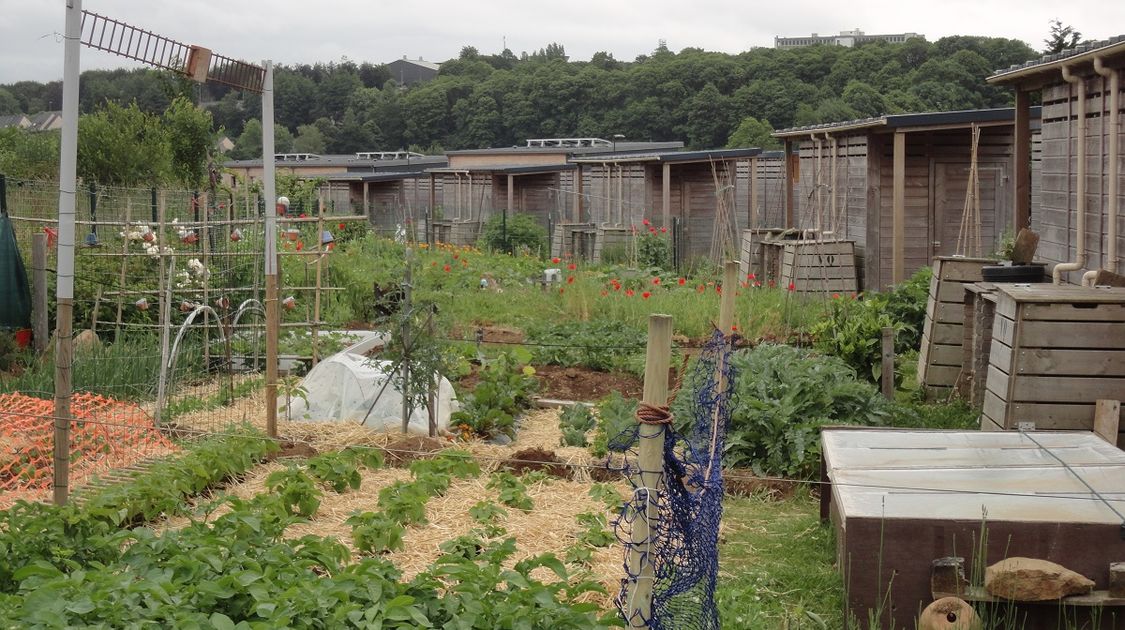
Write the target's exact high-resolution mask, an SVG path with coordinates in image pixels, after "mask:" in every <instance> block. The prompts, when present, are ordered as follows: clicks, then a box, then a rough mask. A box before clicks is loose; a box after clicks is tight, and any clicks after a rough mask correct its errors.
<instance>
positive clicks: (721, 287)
mask: <svg viewBox="0 0 1125 630" xmlns="http://www.w3.org/2000/svg"><path fill="white" fill-rule="evenodd" d="M722 292H723V285H721V284H720V285H718V286H716V287H715V293H722Z"/></svg>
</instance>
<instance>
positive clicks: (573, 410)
mask: <svg viewBox="0 0 1125 630" xmlns="http://www.w3.org/2000/svg"><path fill="white" fill-rule="evenodd" d="M597 422H598V421H597V418H595V417H594V414H593V413H592V412H591V411H590V408H589V407H587V406H586V405H582V404H575V405H570V406H569V407H566V408H565V409H563V411H562V413H561V414H559V430H561V431H562V444H564V445H566V446H586V444H587V441H586V432H587V431H590V430H591V429H593V428H594V427H595V426H596V425H597Z"/></svg>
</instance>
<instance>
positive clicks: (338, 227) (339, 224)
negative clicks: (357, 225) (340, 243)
mask: <svg viewBox="0 0 1125 630" xmlns="http://www.w3.org/2000/svg"><path fill="white" fill-rule="evenodd" d="M336 227H337V229H341V230H342V229H344V228H346V227H347V226H346V225H344V224H343V223H338V224H337V225H336Z"/></svg>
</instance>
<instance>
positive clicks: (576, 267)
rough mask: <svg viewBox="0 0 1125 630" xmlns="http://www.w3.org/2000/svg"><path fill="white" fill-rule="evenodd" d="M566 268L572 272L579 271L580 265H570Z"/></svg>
mask: <svg viewBox="0 0 1125 630" xmlns="http://www.w3.org/2000/svg"><path fill="white" fill-rule="evenodd" d="M566 268H567V269H569V270H571V271H574V270H575V269H578V265H576V264H574V263H570V264H569V265H567V266H566Z"/></svg>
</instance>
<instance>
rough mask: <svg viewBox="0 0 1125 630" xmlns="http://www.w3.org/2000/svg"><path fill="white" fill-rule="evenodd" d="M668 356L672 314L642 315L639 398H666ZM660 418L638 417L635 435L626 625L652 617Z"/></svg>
mask: <svg viewBox="0 0 1125 630" xmlns="http://www.w3.org/2000/svg"><path fill="white" fill-rule="evenodd" d="M671 358H672V316H671V315H650V316H649V320H648V348H647V351H646V355H645V385H644V397H643V399H642V402H644V403H646V404H648V405H653V406H657V407H663V406H665V405H667V404H668V368H669V367H670V363H671ZM665 428H666V426H665V425H663V424H646V423H641V425H640V427H639V430H638V435H639V442H640V443H639V445H638V447H637V448H638V455H637V466H638V468H639V470H638V472H637V476H636V478H635V479H634V487H635V488H636V490H635V491H634V492H635V493H636V496H637V497H638V498H644V499H645V507H644V509H643V514H637V515H635V516H636V518H635V520H634V521H633V529H632V532H630V538H629V541H630V543H631V546H630V548H629V554H628V557H627V558H626V569H627V571H628V575H630V576H635V577H632V578H630V583H629V584H628V596H627V598H626V604H627V607H626V614H625V618H626V623H627V624H628V625H629V627H631V628H645V627H648V620H650V619H651V618H652V587H653V580H654V579H655V567H654V566H653V557H654V556H653V553H652V547H653V544H654V542H657V541H653V540H652V532H653V528H652V527H651V526H650V523H652V522H655V521H656V520H657V518H659V494H660V487H661V484H662V477H663V472H664V471H663V463H664V431H665Z"/></svg>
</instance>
